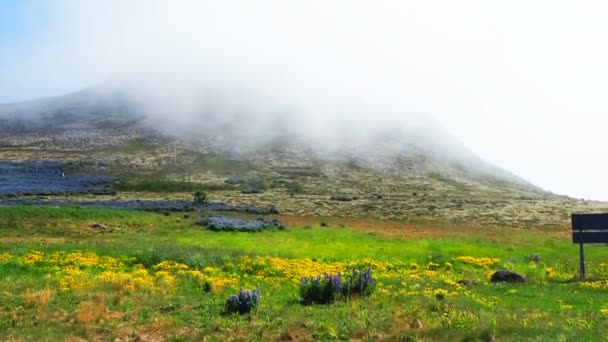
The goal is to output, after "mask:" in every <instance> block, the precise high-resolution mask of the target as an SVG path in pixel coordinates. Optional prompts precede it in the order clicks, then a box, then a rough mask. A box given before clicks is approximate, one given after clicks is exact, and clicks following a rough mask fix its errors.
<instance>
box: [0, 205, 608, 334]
mask: <svg viewBox="0 0 608 342" xmlns="http://www.w3.org/2000/svg"><path fill="white" fill-rule="evenodd" d="M194 219H195V218H194V217H191V218H188V219H186V218H184V217H182V216H180V215H171V216H163V215H159V214H155V213H145V212H133V211H116V210H100V209H78V208H75V207H68V208H36V207H19V208H0V260H1V255H2V253H10V254H11V255H12V256H13V257H12V259H7V260H8V261H0V330H1V331H3V333H4V336H5V338H7V339H9V340H11V339H17V340H19V339H22V340H32V339H36V340H62V339H66V338H69V337H73V338H84V339H89V340H91V339H96V338H97V339H102V340H114V339H116V338H136V337H139V338H141V339H163V340H200V339H202V338H203V337H207V338H209V339H211V340H278V339H292V340H335V339H337V340H340V339H343V340H348V339H364V340H367V339H369V340H379V339H387V340H421V341H428V340H442V341H443V340H457V341H460V340H467V341H484V340H490V339H492V338H494V339H498V340H501V341H511V340H512V341H522V340H524V341H525V340H530V341H539V340H543V341H544V340H551V341H553V340H601V339H603V338H604V336H603V331H606V329H608V316H607V315H606V314H605V313H603V312H602V310H603V309H607V308H608V303H606V302H605V301H604V300H603V299H602V295H603V293H604V292H605V291H606V290H608V286H607V285H605V284H604V283H601V282H596V283H593V284H596V285H597V286H596V287H595V288H594V287H589V286H586V285H585V284H586V283H581V282H577V281H575V280H574V278H575V276H576V272H577V268H578V248H577V246H576V245H574V244H572V243H571V242H570V241H569V240H568V238H567V237H561V235H559V234H557V233H556V232H555V231H554V230H508V231H506V230H504V229H503V230H501V229H487V230H484V229H481V228H466V227H443V228H425V230H424V233H422V232H417V231H409V232H401V231H397V232H395V231H387V230H386V228H384V226H382V225H380V224H379V225H378V226H377V227H376V228H373V227H372V228H369V227H368V228H366V229H362V228H358V227H356V225H354V224H353V227H352V228H321V227H312V228H304V227H300V226H296V227H291V228H290V229H289V230H287V231H277V232H264V233H222V232H210V231H206V230H204V229H202V228H201V227H198V226H195V225H194V224H193V220H194ZM97 222H100V223H104V224H106V225H107V226H108V230H106V231H99V230H96V229H94V228H91V226H92V225H93V224H94V223H97ZM332 226H333V225H332ZM403 229H404V230H407V229H411V228H403ZM401 233H404V234H401ZM32 250H37V251H41V252H42V253H43V254H44V255H45V256H49V255H51V254H52V253H53V252H59V253H63V254H62V255H65V254H66V253H71V252H77V251H83V252H94V253H96V255H98V256H113V257H116V258H119V259H120V260H123V262H124V265H123V266H121V268H120V270H121V272H125V274H127V275H129V274H134V272H135V270H136V269H137V268H138V267H143V269H144V270H146V271H145V272H148V273H149V274H150V276H151V277H155V278H154V279H156V280H155V283H154V284H153V286H152V287H151V288H141V289H136V290H133V291H126V290H122V289H120V288H119V287H116V285H115V284H114V285H113V283H99V284H97V283H95V284H93V285H87V286H85V287H83V288H74V289H70V290H61V289H60V288H59V280H60V279H61V277H62V276H63V274H64V273H57V272H58V270H63V269H64V268H65V267H67V268H65V269H66V270H67V269H69V265H70V264H66V265H64V266H61V267H59V268H57V267H55V268H53V267H51V266H50V265H47V266H45V265H46V264H44V263H38V264H36V263H34V264H32V265H29V264H27V263H25V261H24V260H25V259H24V257H25V256H26V255H28V253H30V252H31V251H32ZM533 254H539V255H540V256H541V261H540V263H538V264H537V263H534V262H531V261H530V255H533ZM586 255H587V260H588V275H589V277H590V278H591V279H595V280H598V279H599V280H601V279H608V267H607V266H606V265H604V264H603V263H604V262H606V261H607V260H608V248H607V247H606V246H603V245H590V246H588V247H587V249H586ZM257 256H259V257H261V258H262V259H260V260H262V261H259V260H258V261H255V260H257V259H255V258H256V257H257ZM459 256H472V257H477V258H482V257H489V258H498V259H499V261H497V262H496V263H495V264H493V265H492V266H490V267H488V268H484V267H481V266H475V265H470V264H466V263H464V262H462V261H458V260H457V259H456V258H457V257H459ZM247 257H250V258H253V259H247ZM268 257H276V258H278V259H276V260H279V262H287V263H290V262H292V261H293V262H294V265H299V264H295V262H300V261H301V262H304V260H306V259H312V261H306V262H304V264H302V266H298V267H295V266H286V267H287V268H281V267H282V266H272V264H269V263H268V262H270V261H268V260H271V259H266V258H268ZM366 258H370V259H372V260H374V264H373V265H375V266H374V267H376V269H375V270H374V273H375V275H376V278H377V281H378V289H377V290H376V292H375V293H373V294H372V295H371V296H370V297H369V298H360V299H353V300H349V301H337V302H336V303H334V304H332V305H320V306H319V305H311V306H302V305H300V304H298V303H297V294H298V285H297V281H296V282H294V281H293V279H289V278H288V277H289V276H288V274H291V273H289V272H296V273H297V272H298V271H300V270H301V269H299V268H306V267H312V266H310V265H313V266H314V265H321V266H322V265H326V267H328V268H330V267H333V266H332V265H337V263H347V262H355V263H358V264H360V265H363V264H365V263H366V262H367V261H364V260H366ZM166 260H173V261H178V262H181V263H183V264H185V265H188V267H190V269H191V270H198V271H200V272H203V273H205V272H212V271H209V268H210V267H211V268H213V269H215V270H216V271H213V272H217V274H216V278H213V279H215V280H210V282H212V283H214V284H215V285H217V283H216V282H217V281H222V280H221V279H227V280H229V279H231V281H232V283H231V284H232V285H226V286H225V287H223V288H222V287H218V288H214V289H213V290H212V291H211V292H206V291H205V290H204V286H203V285H204V284H203V283H201V282H200V281H196V280H195V279H191V278H189V277H188V276H179V275H178V274H177V273H175V274H174V277H175V280H174V281H175V282H174V283H171V284H169V283H167V284H164V285H163V283H158V281H159V279H161V278H162V277H161V275H162V272H161V273H158V270H157V269H156V267H157V266H155V265H158V264H159V263H160V262H162V261H166ZM246 260H252V262H251V263H248V262H247V261H246ZM263 260H267V261H263ZM273 260H274V259H273ZM382 262H387V263H388V265H390V267H389V269H385V270H383V269H382V268H381V267H382V266H381V265H382V264H381V263H382ZM75 265H77V264H75ZM137 265H141V266H137ZM307 265H308V266H307ZM62 267H63V268H62ZM314 267H316V266H314ZM323 267H325V266H323ZM500 268H508V269H512V270H515V271H517V272H520V273H522V274H525V275H526V276H527V277H528V280H529V281H528V282H527V283H525V284H513V285H511V284H492V283H490V282H489V281H488V278H487V277H488V274H490V273H491V272H492V271H493V270H495V269H500ZM321 269H322V267H321ZM427 269H435V270H434V271H429V270H427ZM103 270H104V269H103V267H101V266H99V267H98V266H85V265H80V266H78V267H77V270H76V271H74V272H80V273H82V274H83V275H84V276H86V277H88V278H86V279H89V280H92V279H96V278H95V277H97V276H99V275H100V274H101V273H102V272H103ZM328 271H330V270H329V269H328ZM331 271H332V272H333V270H331ZM61 272H66V271H61ZM70 272H72V271H70ZM218 279H219V280H218ZM459 279H470V280H474V281H476V282H477V285H474V286H471V287H468V288H462V287H457V286H456V287H455V286H454V285H453V284H452V283H453V282H455V281H456V280H459ZM296 280H297V279H296ZM215 285H214V286H215ZM239 285H243V286H245V287H246V288H248V289H251V288H253V287H258V288H260V289H261V291H262V300H261V305H260V307H259V309H258V310H257V311H256V312H255V313H254V314H252V315H251V316H244V317H236V316H223V315H221V310H222V305H223V303H224V301H225V299H226V298H227V297H228V296H229V295H230V294H232V293H234V292H235V291H237V289H238V286H239ZM442 291H444V292H442ZM437 293H439V294H440V295H437ZM443 293H446V294H445V295H444V294H443ZM47 297H48V301H47V300H46V299H45V298H47ZM33 317H35V319H32V318H33Z"/></svg>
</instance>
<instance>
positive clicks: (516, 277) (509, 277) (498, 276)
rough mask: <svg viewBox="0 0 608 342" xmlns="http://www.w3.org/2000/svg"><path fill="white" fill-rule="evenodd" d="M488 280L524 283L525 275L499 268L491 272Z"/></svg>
mask: <svg viewBox="0 0 608 342" xmlns="http://www.w3.org/2000/svg"><path fill="white" fill-rule="evenodd" d="M490 281H491V282H493V283H500V282H503V283H525V282H526V277H524V276H523V275H521V274H518V273H515V272H513V271H509V270H500V271H496V272H494V274H492V276H491V277H490Z"/></svg>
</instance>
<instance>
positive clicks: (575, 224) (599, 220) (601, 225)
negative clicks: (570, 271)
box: [572, 214, 608, 280]
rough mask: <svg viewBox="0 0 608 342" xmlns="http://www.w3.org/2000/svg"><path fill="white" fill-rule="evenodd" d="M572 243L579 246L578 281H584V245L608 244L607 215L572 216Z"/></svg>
mask: <svg viewBox="0 0 608 342" xmlns="http://www.w3.org/2000/svg"><path fill="white" fill-rule="evenodd" d="M572 242H574V243H578V244H579V249H580V279H581V280H584V279H585V243H608V214H572Z"/></svg>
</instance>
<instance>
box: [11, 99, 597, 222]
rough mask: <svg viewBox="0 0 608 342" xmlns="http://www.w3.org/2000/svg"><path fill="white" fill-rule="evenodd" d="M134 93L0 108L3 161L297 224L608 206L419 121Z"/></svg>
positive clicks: (560, 216) (542, 214)
mask: <svg viewBox="0 0 608 342" xmlns="http://www.w3.org/2000/svg"><path fill="white" fill-rule="evenodd" d="M132 94H133V93H132V92H128V91H117V90H112V91H108V90H100V89H94V88H91V89H86V90H83V91H80V92H77V93H73V94H68V95H65V96H59V97H53V98H45V99H40V100H32V101H27V102H21V103H11V104H3V105H0V129H1V130H2V132H3V133H4V134H2V135H1V136H0V159H4V160H28V159H29V160H36V159H49V160H63V159H67V160H75V161H80V164H79V165H81V166H82V170H81V171H85V172H86V171H87V170H88V171H91V172H92V171H93V170H95V171H97V170H98V168H99V171H100V172H103V173H106V174H110V175H113V176H116V177H118V178H119V179H121V180H124V181H128V182H132V183H133V182H134V183H137V182H140V181H144V180H145V181H146V182H148V183H149V182H156V181H171V182H184V181H187V182H194V183H201V184H205V186H208V187H209V189H216V190H212V191H213V194H212V196H211V197H212V198H214V199H216V200H222V201H226V202H228V203H234V204H238V203H247V204H253V205H258V206H262V207H270V206H277V207H279V208H280V209H281V211H282V212H283V213H285V214H288V215H298V216H316V217H342V218H376V219H386V220H399V221H404V220H405V221H419V220H424V221H428V220H430V221H433V222H436V221H442V222H443V221H447V222H456V223H459V224H462V223H466V224H483V225H500V226H512V227H547V226H563V225H565V224H567V220H568V217H569V216H568V215H569V213H570V212H572V211H581V212H584V211H589V210H594V209H595V210H598V208H599V209H601V210H604V209H606V208H604V207H603V206H602V205H601V204H598V203H595V202H587V201H581V200H575V199H572V198H568V197H563V196H556V195H553V194H551V193H549V192H547V191H544V190H542V189H539V188H538V187H536V186H534V185H533V184H530V183H529V182H527V181H525V180H524V179H522V178H520V177H518V176H516V175H514V174H512V173H510V172H508V171H506V170H503V169H501V168H499V167H497V166H494V165H492V164H490V163H488V162H486V161H484V160H482V159H481V158H479V157H478V156H476V155H475V154H474V153H473V152H471V151H470V150H469V149H467V148H466V147H465V146H464V145H463V144H462V143H461V142H460V141H459V140H458V139H457V138H455V137H452V136H450V135H449V134H447V133H446V132H445V131H444V130H442V129H441V127H440V126H439V125H437V124H436V123H434V122H432V121H431V120H428V119H424V118H418V119H417V120H416V121H414V122H411V123H410V124H408V125H406V126H403V125H401V126H400V125H389V126H382V127H376V128H374V129H371V128H370V129H369V130H367V129H366V126H365V125H360V126H359V127H356V125H355V126H354V128H353V129H352V130H351V129H350V128H348V127H342V128H336V129H334V130H331V129H330V130H327V129H326V127H320V128H319V126H318V125H317V126H315V125H312V126H313V127H314V129H313V131H314V130H315V129H317V128H318V129H319V130H323V129H325V130H326V131H330V133H331V134H329V135H327V134H325V135H323V134H319V135H314V134H311V133H310V130H303V129H299V127H298V125H296V124H293V122H294V120H297V119H299V120H300V122H303V121H301V120H302V118H294V117H290V118H286V117H283V116H281V115H283V114H282V113H281V112H280V111H278V112H272V113H273V114H272V115H269V114H268V115H266V116H265V117H263V118H262V119H260V118H261V116H251V115H248V112H247V111H246V109H247V107H248V105H238V106H235V105H232V104H230V103H231V101H230V97H229V96H226V94H224V95H222V96H217V94H216V96H211V99H210V100H208V97H207V96H206V95H205V93H203V94H201V95H200V96H194V98H197V99H202V100H201V101H202V103H203V104H204V105H203V106H195V107H188V108H186V107H180V106H176V107H171V106H162V105H158V106H156V105H154V106H153V107H154V108H155V110H150V105H149V104H147V105H142V103H141V98H139V99H138V98H136V97H133V95H132ZM207 95H209V94H207ZM159 96H160V95H157V96H156V100H157V101H158V100H159V99H158V97H159ZM161 102H162V101H161ZM161 102H158V103H161ZM153 103H154V102H153ZM225 103H229V105H225ZM258 110H259V109H258ZM182 111H184V112H188V113H189V115H188V116H184V115H183V114H182ZM185 118H188V120H185ZM258 119H259V121H260V122H257V121H256V120H258ZM98 161H103V162H102V163H98ZM93 165H94V169H93ZM226 182H229V183H230V184H237V185H238V188H237V189H240V190H242V191H239V190H237V189H233V188H230V187H228V188H226V186H225V184H226ZM122 196H137V198H138V199H139V198H146V196H152V198H157V197H155V196H157V195H154V194H151V193H147V192H138V193H136V194H131V195H129V194H125V195H122ZM167 196H168V197H167ZM167 196H165V197H163V198H170V197H171V196H173V195H167ZM175 196H178V197H177V198H179V199H183V195H177V194H176V195H175Z"/></svg>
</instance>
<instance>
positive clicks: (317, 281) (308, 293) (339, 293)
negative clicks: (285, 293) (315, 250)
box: [300, 267, 376, 305]
mask: <svg viewBox="0 0 608 342" xmlns="http://www.w3.org/2000/svg"><path fill="white" fill-rule="evenodd" d="M375 284H376V281H375V280H374V278H373V277H372V269H371V267H369V268H368V269H367V270H366V271H359V270H356V269H353V270H352V272H351V273H348V272H347V273H346V276H345V277H344V279H343V277H342V274H341V273H338V274H327V273H325V274H324V275H323V277H321V276H320V275H318V276H316V277H310V278H302V281H301V282H300V298H301V302H302V304H306V305H310V304H331V303H333V302H334V301H335V300H336V299H337V298H338V297H343V298H350V297H351V296H353V295H358V296H369V295H370V294H372V292H373V291H374V289H375Z"/></svg>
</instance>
